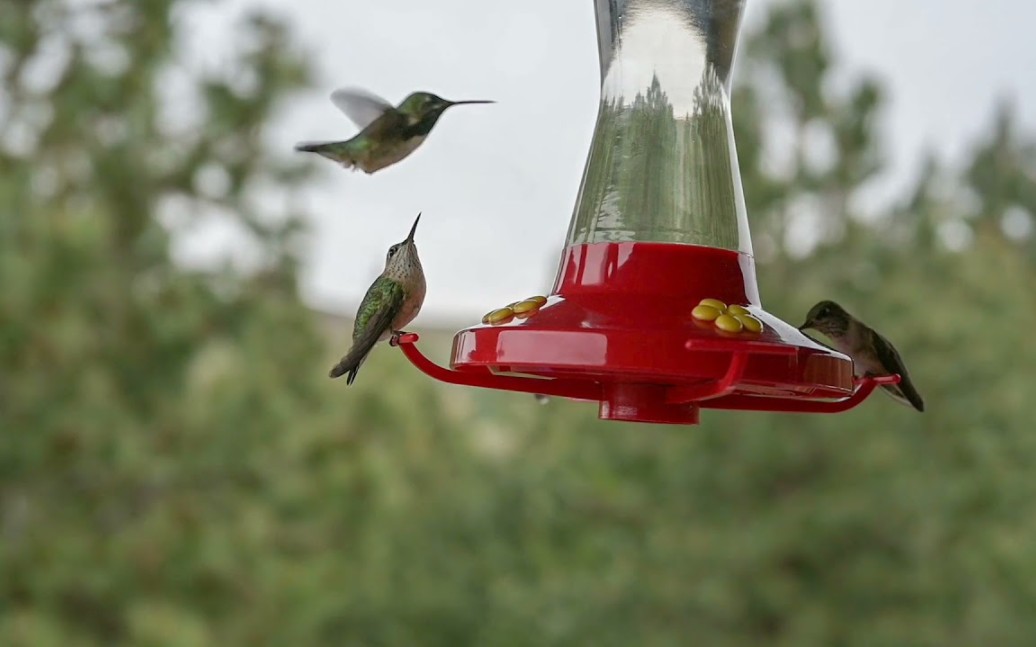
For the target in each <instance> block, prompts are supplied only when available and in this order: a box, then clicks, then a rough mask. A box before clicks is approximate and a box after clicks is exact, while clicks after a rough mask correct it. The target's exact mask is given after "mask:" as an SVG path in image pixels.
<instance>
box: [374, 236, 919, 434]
mask: <svg viewBox="0 0 1036 647" xmlns="http://www.w3.org/2000/svg"><path fill="white" fill-rule="evenodd" d="M703 298H715V299H719V300H721V301H723V302H725V303H727V304H743V305H744V307H745V308H746V309H747V310H748V312H749V313H750V314H751V315H752V316H754V317H755V318H756V319H758V320H759V321H761V322H762V323H763V330H762V331H761V332H760V333H750V332H747V331H745V332H741V333H736V334H732V333H727V332H724V331H722V330H718V329H717V328H716V327H715V326H713V325H712V324H711V323H708V322H702V321H698V320H696V319H695V318H693V317H692V316H691V314H690V313H691V310H692V309H693V308H694V307H695V306H696V305H697V304H698V303H699V301H700V300H701V299H703ZM394 341H395V342H396V343H398V345H399V346H400V347H401V348H402V350H403V353H404V354H405V355H406V357H407V358H408V359H409V360H410V361H411V362H412V363H413V364H414V365H415V366H416V367H417V368H418V369H420V370H421V371H423V372H424V373H426V374H427V375H429V376H430V377H433V378H435V379H438V380H441V381H443V382H448V383H451V384H461V385H467V386H478V387H484V388H494V389H501V390H507V391H519V392H527V393H541V394H544V395H553V396H559V397H565V398H572V399H577V400H589V401H595V402H599V403H600V417H601V418H604V419H609V420H626V421H641V422H658V423H670V424H696V423H697V422H698V417H699V409H701V408H708V409H742V410H754V411H785V412H818V413H836V412H841V411H846V410H848V409H851V408H853V407H855V406H856V405H858V404H859V403H860V402H862V401H863V400H864V399H866V398H867V397H868V396H869V395H870V393H871V392H872V391H873V390H874V388H875V386H877V385H879V384H891V383H896V382H898V381H899V376H897V375H893V376H886V377H878V378H862V379H859V380H854V379H853V376H852V361H851V360H850V359H849V358H848V357H846V356H845V355H842V354H841V353H838V352H835V351H833V350H831V349H829V348H827V347H825V346H822V345H820V344H817V343H816V342H814V341H813V340H811V339H809V338H808V337H806V336H805V335H803V334H802V333H801V332H799V331H798V330H797V329H796V328H795V327H793V326H791V325H788V324H786V323H785V322H783V321H781V320H780V319H778V318H776V317H774V316H772V315H770V314H769V313H767V312H765V311H764V310H763V309H762V308H761V307H760V306H759V295H758V289H757V287H756V280H755V267H754V262H753V261H752V258H751V257H750V256H748V255H746V254H739V253H737V252H733V251H727V250H722V249H716V248H712V247H702V246H696V245H682V244H666V243H636V242H628V243H625V242H624V243H596V244H586V245H573V246H571V247H569V248H568V249H566V251H565V255H564V257H563V259H562V267H561V271H560V272H559V275H558V280H557V283H556V284H555V286H554V290H553V291H552V294H551V296H550V298H549V299H548V301H547V303H546V304H545V305H543V307H541V308H539V309H538V310H537V311H536V312H535V313H534V314H532V315H531V316H527V317H525V318H514V319H512V320H511V321H509V322H508V323H506V324H503V325H480V326H475V327H472V328H468V329H466V330H462V331H460V332H459V333H457V335H456V337H455V338H454V342H453V353H452V358H451V366H452V368H453V370H449V369H446V368H443V367H440V366H437V365H436V364H433V363H432V362H431V361H429V360H428V359H427V358H426V357H425V356H424V355H422V354H421V352H420V351H419V350H418V349H417V346H416V345H415V342H416V341H417V335H415V334H412V333H407V334H403V335H401V336H400V337H398V339H396V340H394Z"/></svg>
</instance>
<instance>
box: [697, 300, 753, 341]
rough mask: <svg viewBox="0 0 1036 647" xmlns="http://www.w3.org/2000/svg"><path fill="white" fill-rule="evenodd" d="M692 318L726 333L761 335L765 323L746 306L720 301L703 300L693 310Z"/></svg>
mask: <svg viewBox="0 0 1036 647" xmlns="http://www.w3.org/2000/svg"><path fill="white" fill-rule="evenodd" d="M691 316H692V317H694V318H695V319H697V320H698V321H701V322H709V321H711V322H712V324H713V325H714V326H715V327H716V328H718V329H719V330H720V331H722V332H725V333H733V334H737V333H740V332H746V333H752V334H759V333H761V332H762V331H763V322H761V321H759V320H758V319H756V318H755V317H753V316H752V315H751V313H750V312H749V310H748V308H746V307H745V306H741V305H737V304H732V305H729V306H728V305H727V304H725V303H723V302H722V301H720V300H719V299H702V300H701V301H699V302H698V305H697V306H695V307H694V310H691Z"/></svg>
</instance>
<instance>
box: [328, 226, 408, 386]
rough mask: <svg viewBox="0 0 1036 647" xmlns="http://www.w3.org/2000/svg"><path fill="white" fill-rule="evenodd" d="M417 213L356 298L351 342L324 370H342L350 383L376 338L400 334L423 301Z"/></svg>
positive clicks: (339, 373)
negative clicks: (378, 273)
mask: <svg viewBox="0 0 1036 647" xmlns="http://www.w3.org/2000/svg"><path fill="white" fill-rule="evenodd" d="M420 220H421V214H417V219H416V220H414V225H413V227H411V228H410V234H409V235H408V236H407V237H406V240H404V241H403V242H401V243H396V244H395V245H393V246H392V247H389V250H388V254H387V255H386V256H385V270H384V271H383V272H382V273H381V276H379V277H378V278H377V279H375V280H374V283H372V284H371V286H370V288H368V290H367V294H365V295H364V297H363V301H361V302H360V309H359V311H358V312H357V313H356V323H355V324H354V325H353V345H352V348H350V349H349V352H348V353H346V354H345V356H344V357H343V358H342V359H341V361H339V362H338V364H336V365H335V366H334V367H333V368H332V369H331V372H330V373H329V374H328V375H329V376H330V377H341V376H342V375H345V374H346V373H348V374H349V377H348V378H346V383H347V384H352V383H353V380H355V379H356V373H357V372H358V371H359V370H360V366H361V365H362V364H363V362H364V360H366V359H367V355H368V354H369V353H370V352H371V349H373V348H374V345H375V344H377V343H378V342H379V341H384V340H386V339H388V338H389V337H391V336H393V335H397V334H400V333H401V332H402V330H401V329H402V328H403V326H405V325H407V324H408V323H410V322H411V321H413V320H414V317H416V316H417V313H418V312H420V310H421V305H422V304H423V303H424V295H425V287H426V286H425V281H424V270H423V269H422V268H421V259H420V258H418V256H417V246H416V245H415V244H414V232H415V231H417V223H418V222H419V221H420Z"/></svg>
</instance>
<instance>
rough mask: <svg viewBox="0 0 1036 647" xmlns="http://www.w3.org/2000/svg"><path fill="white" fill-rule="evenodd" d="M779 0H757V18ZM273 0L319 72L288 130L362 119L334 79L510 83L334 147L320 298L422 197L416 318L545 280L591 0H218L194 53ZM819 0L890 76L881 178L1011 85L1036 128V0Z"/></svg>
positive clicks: (319, 250)
mask: <svg viewBox="0 0 1036 647" xmlns="http://www.w3.org/2000/svg"><path fill="white" fill-rule="evenodd" d="M774 1H776V0H749V2H748V13H747V20H748V21H753V20H758V19H759V18H760V16H761V15H762V14H764V13H765V10H766V7H767V6H768V5H770V4H772V3H773V2H774ZM260 3H261V4H265V5H268V6H273V7H276V8H277V9H278V10H279V11H280V12H281V13H284V14H286V15H288V16H289V17H290V18H291V19H292V20H293V21H294V22H295V26H296V27H297V30H298V32H299V33H300V34H301V35H302V36H303V37H304V38H305V40H306V43H307V45H308V46H309V47H310V49H311V51H312V52H313V53H314V54H315V55H316V56H317V60H316V61H315V62H316V63H317V65H318V67H319V70H320V73H321V79H320V87H319V89H317V90H315V91H314V92H312V93H311V94H309V95H307V96H305V97H303V98H302V99H300V100H298V101H294V102H292V103H291V104H290V106H289V109H288V110H287V111H286V114H285V115H284V118H283V119H282V120H280V121H279V122H278V124H277V126H276V128H275V130H274V133H273V137H274V139H275V142H276V144H277V145H279V146H283V147H285V149H286V150H290V149H291V147H292V146H293V145H294V144H295V143H296V142H297V141H301V140H316V139H325V138H328V139H339V138H341V139H344V138H347V137H351V136H352V135H353V134H355V132H356V129H355V128H354V126H353V125H352V124H351V123H350V122H349V121H348V120H347V119H346V118H345V116H344V115H342V114H341V113H340V112H338V110H337V109H336V108H335V107H334V106H333V105H332V104H331V103H330V101H329V100H328V98H327V97H328V95H329V94H330V92H331V91H332V90H333V89H334V88H336V87H340V86H345V85H358V86H361V87H365V88H368V89H370V90H371V91H373V92H376V93H378V94H380V95H382V96H384V97H385V98H386V99H388V100H389V101H391V102H393V103H395V102H398V101H399V100H400V99H402V98H403V97H404V96H405V95H406V94H407V93H409V92H410V91H413V90H417V89H424V90H429V91H432V92H435V93H437V94H440V95H442V96H444V97H446V98H450V99H482V98H485V99H495V100H496V101H498V102H499V103H498V104H497V105H491V106H468V107H458V108H455V109H452V110H450V111H448V112H447V113H446V115H445V116H444V117H443V118H442V120H441V121H440V122H439V124H438V126H437V127H436V129H435V130H434V132H433V133H432V135H431V136H430V137H429V139H428V141H427V142H426V143H425V144H424V145H423V147H422V148H421V149H420V150H418V151H417V152H416V153H414V154H413V155H412V156H411V157H410V158H408V159H406V160H404V161H403V162H401V163H400V164H398V165H396V166H394V167H390V168H388V169H385V170H383V171H381V172H379V173H377V174H375V175H372V176H367V175H364V174H362V173H352V172H348V171H344V170H342V169H340V168H339V167H337V166H335V165H333V164H332V163H330V162H327V163H326V164H323V165H322V166H323V169H322V170H323V175H322V177H321V179H320V181H319V182H318V183H317V184H315V185H314V186H313V188H312V190H311V191H309V192H308V194H307V196H306V200H307V203H308V204H307V206H308V207H309V208H310V210H311V211H312V212H314V213H315V214H316V219H315V221H314V222H313V223H312V229H313V234H314V235H313V237H312V242H311V246H310V248H309V253H308V255H307V266H306V273H305V294H306V297H307V299H308V300H309V301H310V302H311V303H312V304H313V305H315V306H318V307H321V308H324V309H330V310H341V311H344V312H348V313H351V312H352V311H353V310H354V309H355V307H356V305H357V304H358V303H359V299H360V298H361V297H362V296H363V293H364V291H365V290H366V289H367V287H368V285H369V284H370V282H371V281H372V280H373V278H374V277H375V276H376V275H377V274H378V272H379V271H380V270H381V265H382V263H383V262H384V252H385V250H386V249H387V248H388V246H389V245H390V244H392V243H394V242H397V241H399V240H401V239H402V238H404V237H405V236H406V233H407V231H408V229H409V226H410V224H411V223H412V221H413V218H414V216H415V215H416V214H417V212H418V211H423V212H424V217H422V219H421V225H420V229H419V231H418V234H417V240H418V247H419V250H420V253H421V259H422V262H423V264H424V266H425V271H426V273H427V275H428V296H427V298H426V301H425V307H424V311H423V313H422V315H421V317H420V318H419V319H418V321H417V325H416V326H415V327H416V328H417V329H420V327H421V326H420V324H421V323H422V322H424V323H426V324H429V323H439V322H450V323H460V324H463V323H468V322H470V323H474V322H477V321H478V320H479V319H480V318H481V316H482V315H483V314H484V313H485V312H486V311H487V310H490V309H492V308H494V307H498V306H499V305H502V304H505V303H508V302H510V301H514V300H516V299H519V298H522V297H525V296H529V295H531V294H536V293H544V292H546V291H547V290H548V289H549V288H550V285H551V283H552V281H553V278H554V268H555V263H556V261H557V258H558V255H559V253H560V250H561V247H562V245H563V243H564V237H565V233H566V230H567V227H568V223H569V218H570V216H571V212H572V207H573V204H574V200H575V196H576V192H577V190H578V187H579V180H580V176H581V173H582V169H583V163H584V161H585V157H586V153H587V149H588V146H589V142H590V137H591V134H592V131H593V123H594V118H595V114H596V110H597V101H598V92H599V88H600V84H599V75H598V63H597V49H596V33H595V31H594V18H593V2H592V1H591V0H522V1H521V2H513V3H506V2H500V1H487V0H437V1H436V2H427V1H426V0H392V1H391V2H384V1H377V2H375V1H371V0H337V1H336V2H328V1H327V0H295V1H294V2H291V3H287V2H278V1H277V0H234V1H233V2H230V3H224V4H222V5H218V8H217V9H213V10H206V11H205V14H204V20H202V21H201V22H200V23H199V25H198V38H196V39H195V40H194V42H197V43H198V44H199V51H200V52H201V55H202V56H218V53H216V52H218V48H216V47H213V46H212V45H213V44H214V42H216V41H218V40H219V37H218V30H219V25H220V24H221V23H224V22H225V21H226V20H228V19H230V17H231V16H232V15H235V14H237V13H238V12H240V10H241V9H242V8H243V7H247V6H251V5H255V4H260ZM824 6H825V9H826V13H827V16H828V18H829V24H830V27H831V28H832V29H833V31H831V36H833V37H834V39H835V44H836V48H837V53H838V54H839V56H840V58H841V60H842V61H844V62H845V63H846V69H847V70H848V71H850V72H856V71H861V70H868V71H871V72H874V73H876V74H878V75H879V76H880V77H882V80H883V81H884V83H885V84H886V87H887V89H888V91H889V95H890V96H889V99H890V102H889V106H888V111H887V114H886V119H885V121H884V135H885V138H886V141H887V144H888V147H889V150H890V152H891V153H892V155H893V160H894V162H895V164H894V168H893V173H892V174H891V176H890V177H889V178H888V179H887V183H888V184H887V186H888V187H895V186H903V185H908V184H909V179H910V177H912V175H913V173H914V170H915V168H916V164H917V159H918V155H919V153H920V151H921V150H922V148H923V147H925V146H931V147H934V148H936V149H937V150H939V151H941V152H943V153H945V154H946V155H948V156H950V157H951V158H952V157H955V156H957V155H959V154H960V152H961V151H963V150H965V148H966V146H968V145H969V143H970V142H971V141H973V139H974V137H975V136H976V135H977V134H978V133H980V132H981V131H982V130H983V128H984V127H985V126H986V125H987V124H988V123H989V119H990V115H991V110H992V106H993V103H994V102H995V100H996V99H997V98H998V97H1001V96H1010V97H1013V98H1014V99H1015V104H1016V108H1017V112H1018V114H1019V116H1021V118H1022V120H1023V122H1024V123H1025V124H1026V125H1027V126H1028V127H1029V128H1031V129H1036V73H1034V71H1033V70H1036V44H1034V43H1036V41H1034V39H1033V35H1032V34H1033V31H1032V26H1033V25H1036V3H1023V2H1017V0H983V2H975V1H974V0H915V1H913V2H909V1H905V0H867V1H863V0H837V1H835V0H831V1H829V2H826V3H824ZM210 52H211V53H210ZM734 74H735V75H736V74H737V64H736V63H735V67H734ZM734 110H737V106H736V105H735V106H734ZM300 154H301V153H300ZM886 193H888V191H886ZM749 220H750V221H751V214H749ZM225 244H230V243H229V241H227V240H226V239H222V238H220V237H218V236H210V237H209V239H208V240H204V241H196V244H195V248H196V250H197V253H199V254H205V253H211V252H214V251H216V250H218V249H219V248H220V247H221V246H222V245H225ZM764 299H765V295H764Z"/></svg>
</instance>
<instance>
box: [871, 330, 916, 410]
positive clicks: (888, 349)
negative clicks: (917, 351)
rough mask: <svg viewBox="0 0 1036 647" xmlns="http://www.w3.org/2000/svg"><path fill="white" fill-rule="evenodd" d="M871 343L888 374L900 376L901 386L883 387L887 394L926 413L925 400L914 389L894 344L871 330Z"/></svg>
mask: <svg viewBox="0 0 1036 647" xmlns="http://www.w3.org/2000/svg"><path fill="white" fill-rule="evenodd" d="M871 341H872V343H873V344H874V350H875V352H876V354H877V356H878V361H880V362H881V365H882V366H883V367H884V368H885V370H886V371H887V372H888V373H898V374H899V384H886V385H883V387H884V389H885V392H886V393H888V394H889V395H891V396H892V397H893V398H895V399H896V400H899V401H900V402H902V403H904V404H908V405H910V406H912V407H913V408H915V409H917V410H918V411H924V400H923V399H922V398H921V394H920V393H918V392H917V389H916V388H914V383H913V382H912V381H911V380H910V374H909V373H907V368H906V363H904V362H903V358H902V357H900V356H899V352H898V351H897V350H896V347H895V346H893V345H892V343H891V342H890V341H889V340H887V339H885V338H884V337H882V336H881V335H880V334H879V333H878V332H877V331H876V330H873V329H871Z"/></svg>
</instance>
